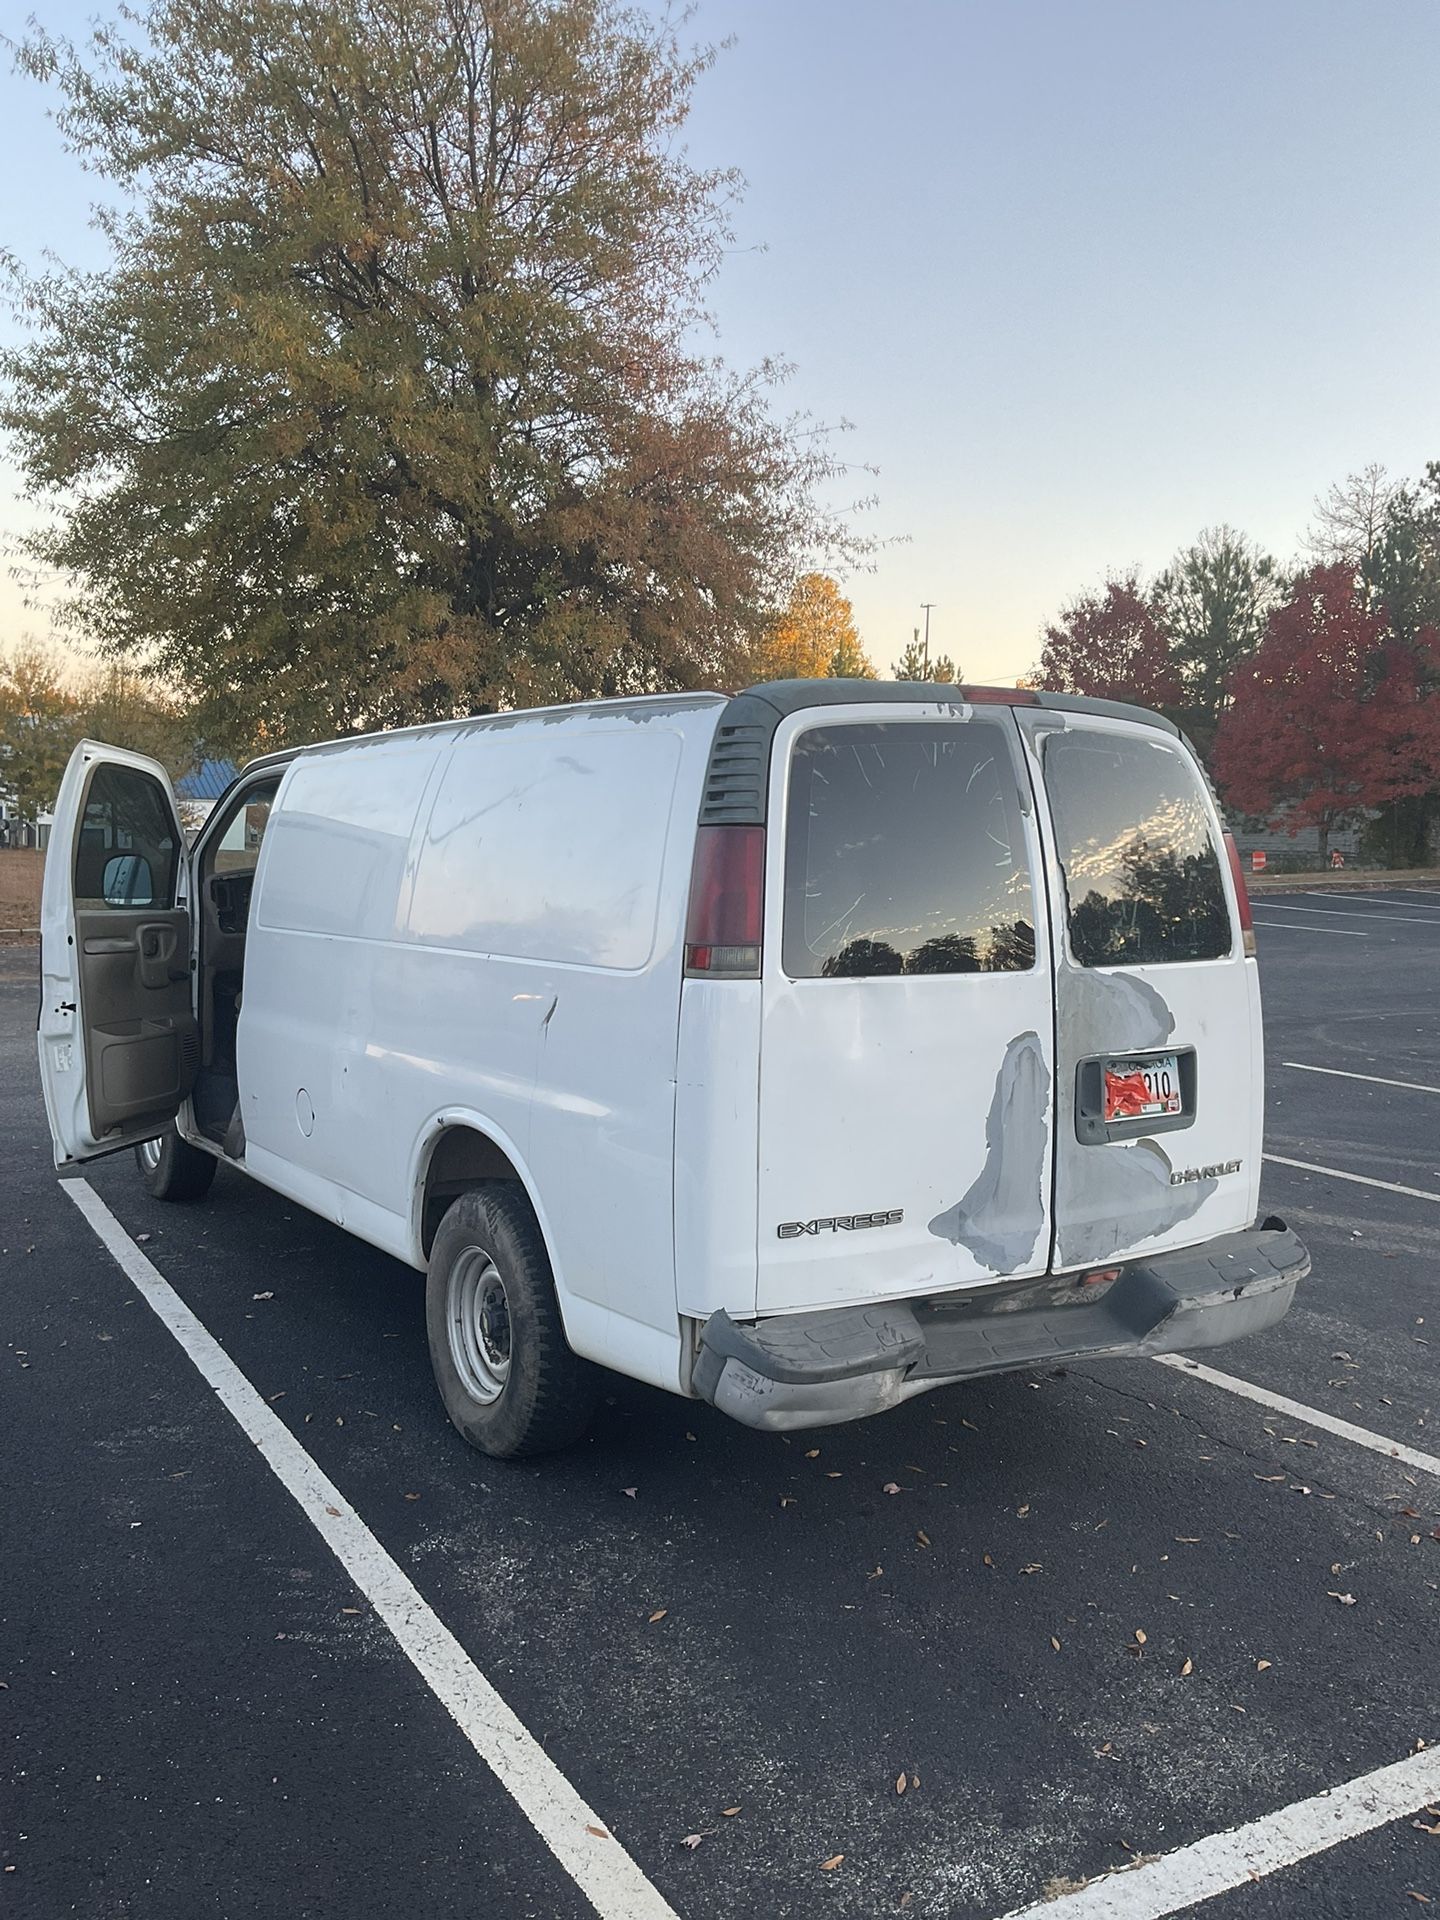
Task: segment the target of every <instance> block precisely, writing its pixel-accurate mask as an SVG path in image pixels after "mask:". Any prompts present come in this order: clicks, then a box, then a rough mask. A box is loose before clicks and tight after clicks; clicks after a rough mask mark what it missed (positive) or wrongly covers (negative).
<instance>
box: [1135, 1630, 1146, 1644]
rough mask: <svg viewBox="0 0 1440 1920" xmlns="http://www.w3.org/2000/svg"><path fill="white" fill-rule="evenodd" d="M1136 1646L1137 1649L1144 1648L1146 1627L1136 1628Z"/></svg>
mask: <svg viewBox="0 0 1440 1920" xmlns="http://www.w3.org/2000/svg"><path fill="white" fill-rule="evenodd" d="M1135 1644H1136V1646H1137V1647H1143V1646H1144V1645H1145V1629H1144V1627H1136V1629H1135Z"/></svg>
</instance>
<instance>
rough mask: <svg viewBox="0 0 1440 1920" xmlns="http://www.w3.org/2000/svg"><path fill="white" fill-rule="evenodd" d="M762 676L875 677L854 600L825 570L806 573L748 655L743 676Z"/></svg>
mask: <svg viewBox="0 0 1440 1920" xmlns="http://www.w3.org/2000/svg"><path fill="white" fill-rule="evenodd" d="M739 677H740V678H743V679H744V680H745V681H747V682H751V683H753V682H758V681H761V680H823V679H832V680H835V679H853V680H873V679H874V678H875V669H874V668H873V667H872V666H871V665H870V662H869V660H868V659H867V658H866V657H865V649H864V647H863V646H862V645H861V643H860V635H859V632H858V630H857V628H856V626H855V615H854V612H853V610H852V608H851V605H850V602H849V601H848V600H847V599H846V598H845V596H844V595H843V594H842V593H841V591H840V589H839V588H838V587H837V586H836V584H835V582H834V581H833V580H832V579H831V578H830V577H829V575H828V574H824V573H807V574H804V575H803V576H802V577H801V579H800V580H799V581H798V583H797V584H796V587H795V590H794V592H793V593H792V594H791V596H790V602H789V605H788V606H787V607H786V608H785V610H784V612H783V613H781V614H779V615H778V616H777V617H776V618H775V619H774V620H772V621H771V622H770V624H769V625H768V626H767V627H766V628H765V630H764V632H763V633H762V634H761V636H760V638H759V641H758V643H757V644H756V645H754V646H753V647H752V648H750V650H749V651H748V653H747V654H746V655H745V657H744V664H743V670H742V672H741V674H740V676H739Z"/></svg>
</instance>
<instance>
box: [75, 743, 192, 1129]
mask: <svg viewBox="0 0 1440 1920" xmlns="http://www.w3.org/2000/svg"><path fill="white" fill-rule="evenodd" d="M185 865H186V847H185V836H184V833H183V832H182V831H181V827H180V817H179V814H178V813H177V811H176V808H175V795H174V793H173V791H172V789H171V786H170V782H169V779H168V778H167V777H166V773H165V769H164V768H163V767H162V766H160V765H159V763H158V762H157V761H154V760H147V759H145V758H144V756H143V755H141V754H138V753H127V752H125V751H124V750H123V749H122V748H120V747H107V746H101V745H99V744H97V743H96V742H95V741H93V740H82V741H81V742H80V744H79V746H78V747H76V749H75V751H74V753H73V754H72V755H71V756H70V764H69V765H68V766H67V767H66V769H65V777H64V779H63V780H62V781H61V783H60V797H59V799H58V800H57V802H56V804H55V823H54V826H53V827H52V829H51V833H50V845H49V849H48V851H47V853H46V857H45V884H44V889H43V892H42V895H41V905H40V973H41V983H40V984H41V1000H40V1020H39V1033H38V1039H39V1050H40V1079H41V1082H42V1084H43V1086H44V1089H45V1110H46V1113H47V1115H48V1117H49V1121H50V1134H51V1138H52V1139H53V1141H54V1144H55V1164H56V1166H57V1167H66V1166H72V1165H74V1164H76V1163H77V1162H80V1161H84V1160H98V1159H99V1158H100V1157H101V1155H102V1154H107V1153H115V1152H117V1151H118V1150H120V1149H121V1148H123V1147H128V1146H132V1145H134V1144H135V1143H136V1142H138V1141H141V1140H149V1139H153V1138H154V1136H155V1135H156V1134H157V1133H160V1132H163V1130H164V1128H165V1127H166V1126H167V1125H168V1124H169V1123H170V1122H171V1121H173V1120H174V1118H175V1115H176V1113H177V1112H178V1111H179V1108H180V1105H181V1102H182V1101H183V1100H184V1099H185V1098H186V1097H187V1095H188V1094H189V1092H190V1089H191V1087H192V1086H193V1085H194V1081H195V1074H196V1069H197V1067H198V1064H199V1056H200V1048H199V1033H198V1029H197V1026H196V1020H195V1011H194V1005H193V999H192V988H191V972H190V910H189V907H188V905H186V904H185V903H184V900H185V895H186V893H187V892H188V888H185V887H184V886H183V885H182V880H183V877H184V872H185Z"/></svg>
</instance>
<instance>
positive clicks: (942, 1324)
mask: <svg viewBox="0 0 1440 1920" xmlns="http://www.w3.org/2000/svg"><path fill="white" fill-rule="evenodd" d="M1309 1271H1310V1256H1309V1254H1308V1253H1307V1252H1306V1251H1305V1248H1304V1246H1303V1245H1302V1243H1301V1241H1300V1239H1299V1237H1298V1236H1297V1235H1296V1234H1294V1233H1292V1232H1291V1231H1290V1229H1289V1228H1288V1227H1287V1226H1286V1225H1285V1223H1284V1222H1283V1221H1282V1220H1278V1219H1276V1218H1274V1217H1273V1216H1272V1217H1271V1218H1270V1219H1268V1220H1266V1221H1265V1223H1264V1225H1263V1226H1259V1227H1252V1228H1250V1229H1248V1230H1247V1231H1246V1232H1244V1233H1231V1234H1226V1235H1225V1236H1224V1237H1223V1238H1222V1239H1219V1240H1211V1241H1208V1242H1207V1243H1206V1244H1205V1245H1204V1246H1203V1247H1193V1248H1189V1249H1186V1250H1185V1251H1182V1252H1180V1253H1166V1254H1160V1255H1158V1256H1157V1257H1156V1258H1155V1259H1152V1260H1137V1261H1134V1262H1132V1263H1131V1264H1129V1265H1128V1266H1125V1267H1124V1268H1122V1270H1121V1273H1120V1277H1119V1278H1118V1279H1117V1280H1114V1281H1112V1282H1110V1284H1109V1285H1106V1286H1084V1285H1082V1284H1081V1283H1080V1279H1079V1276H1077V1275H1075V1274H1068V1275H1060V1276H1056V1275H1053V1274H1046V1275H1043V1276H1041V1278H1039V1279H1033V1280H1019V1281H997V1282H996V1283H995V1284H994V1285H992V1286H987V1287H983V1288H979V1289H976V1290H974V1291H968V1290H967V1291H966V1292H964V1293H959V1294H956V1293H943V1294H935V1295H929V1296H926V1297H924V1298H920V1299H914V1300H896V1301H891V1302H889V1303H887V1304H885V1305H883V1306H868V1307H837V1308H834V1309H832V1310H829V1311H827V1312H823V1313H798V1314H783V1315H779V1316H777V1317H776V1318H774V1319H770V1320H760V1321H756V1322H755V1323H754V1324H753V1325H739V1324H737V1323H736V1322H735V1321H733V1320H732V1319H731V1318H730V1316H729V1315H728V1314H726V1313H724V1312H720V1313H715V1314H712V1315H711V1317H710V1318H709V1319H708V1320H707V1321H706V1322H705V1325H704V1327H703V1328H702V1329H701V1333H700V1353H699V1358H698V1359H697V1361H696V1365H695V1376H694V1385H695V1391H696V1392H697V1393H698V1394H699V1395H700V1397H701V1398H702V1399H704V1400H708V1401H710V1403H711V1404H712V1405H713V1406H716V1407H718V1408H719V1409H720V1411H721V1412H722V1413H728V1414H730V1415H731V1416H732V1417H733V1418H734V1419H736V1420H739V1421H740V1422H742V1424H743V1425H745V1426H747V1427H760V1428H765V1429H768V1430H774V1429H777V1428H794V1427H821V1426H831V1425H834V1424H835V1423H837V1422H839V1421H842V1420H858V1419H860V1418H862V1417H863V1416H864V1415H865V1414H868V1413H878V1412H880V1411H881V1409H882V1408H885V1407H891V1406H894V1405H896V1404H897V1402H899V1401H901V1400H905V1399H908V1398H909V1396H910V1395H911V1394H914V1393H920V1392H923V1391H924V1390H925V1389H926V1388H927V1387H934V1386H940V1385H942V1384H943V1383H944V1382H946V1381H949V1380H966V1379H974V1378H975V1377H977V1376H978V1375H981V1374H987V1373H1005V1372H1008V1371H1010V1370H1012V1369H1014V1368H1017V1367H1032V1366H1037V1365H1045V1364H1051V1363H1053V1362H1055V1361H1058V1360H1074V1359H1080V1358H1089V1359H1098V1358H1101V1357H1134V1356H1137V1355H1146V1354H1155V1353H1180V1352H1186V1351H1190V1350H1193V1349H1195V1348H1197V1347H1218V1346H1223V1345H1224V1344H1225V1343H1226V1342H1227V1341H1230V1340H1238V1339H1240V1338H1241V1336H1242V1335H1244V1334H1247V1333H1259V1332H1260V1331H1261V1330H1262V1329H1263V1328H1265V1327H1269V1326H1273V1325H1274V1323H1275V1322H1276V1321H1277V1320H1279V1319H1281V1318H1282V1317H1283V1315H1284V1313H1285V1311H1286V1309H1287V1308H1288V1307H1289V1305H1290V1302H1291V1300H1292V1299H1293V1298H1294V1294H1295V1288H1296V1285H1297V1284H1298V1282H1299V1281H1301V1280H1303V1279H1304V1278H1305V1276H1306V1274H1307V1273H1309Z"/></svg>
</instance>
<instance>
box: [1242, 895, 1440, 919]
mask: <svg viewBox="0 0 1440 1920" xmlns="http://www.w3.org/2000/svg"><path fill="white" fill-rule="evenodd" d="M1259 897H1260V898H1261V899H1262V900H1263V899H1264V897H1265V896H1264V895H1263V894H1261V895H1260V896H1259ZM1273 910H1274V911H1275V912H1276V913H1318V914H1320V915H1321V917H1322V918H1326V917H1328V918H1329V919H1331V920H1400V921H1403V922H1404V923H1405V924H1406V925H1407V926H1413V927H1440V920H1422V919H1421V918H1420V917H1419V915H1418V914H1408V913H1355V912H1347V911H1346V909H1345V908H1344V907H1289V906H1286V905H1285V903H1284V902H1283V901H1281V900H1277V901H1276V902H1275V906H1274V909H1273Z"/></svg>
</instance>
